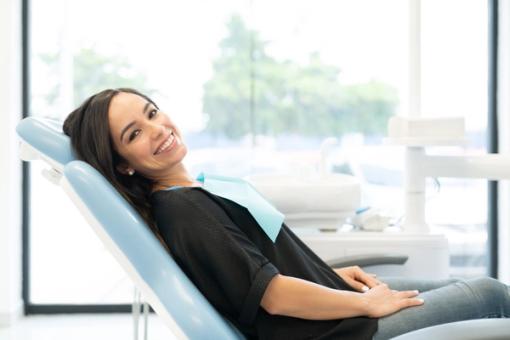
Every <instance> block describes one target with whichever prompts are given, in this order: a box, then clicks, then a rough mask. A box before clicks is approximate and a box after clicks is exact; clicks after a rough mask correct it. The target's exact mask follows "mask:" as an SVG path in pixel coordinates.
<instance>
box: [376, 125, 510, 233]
mask: <svg viewBox="0 0 510 340" xmlns="http://www.w3.org/2000/svg"><path fill="white" fill-rule="evenodd" d="M388 135H389V138H388V139H387V140H386V142H387V143H389V144H394V145H403V146H406V155H405V157H406V162H405V164H406V174H405V184H404V189H405V219H404V224H403V230H404V231H406V232H416V233H428V232H429V228H428V226H427V224H426V222H425V180H426V178H427V177H454V178H481V179H489V180H501V179H510V155H500V154H485V155H477V156H435V155H427V154H426V152H425V147H426V146H441V145H461V144H463V143H464V142H465V139H464V119H463V118H403V117H392V118H390V121H389V123H388Z"/></svg>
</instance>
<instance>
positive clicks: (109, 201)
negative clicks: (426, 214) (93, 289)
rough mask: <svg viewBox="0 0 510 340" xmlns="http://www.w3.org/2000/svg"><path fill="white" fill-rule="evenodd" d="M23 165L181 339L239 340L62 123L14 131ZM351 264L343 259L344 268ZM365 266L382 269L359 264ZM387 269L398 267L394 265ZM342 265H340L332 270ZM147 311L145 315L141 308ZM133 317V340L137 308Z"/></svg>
mask: <svg viewBox="0 0 510 340" xmlns="http://www.w3.org/2000/svg"><path fill="white" fill-rule="evenodd" d="M17 133H18V135H19V137H20V139H21V141H22V143H21V158H22V159H23V160H26V161H32V160H36V159H42V160H43V161H45V162H47V163H48V164H49V165H50V167H51V170H48V171H46V172H45V173H44V174H45V177H47V178H48V179H50V180H51V181H53V182H54V183H57V184H59V185H60V186H61V187H62V188H63V189H64V191H65V192H66V193H67V194H68V195H69V197H70V198H71V200H72V201H73V202H74V203H75V204H76V206H77V207H78V208H79V210H80V211H81V213H82V214H83V215H84V217H85V218H86V219H87V221H88V222H89V224H90V225H91V227H92V228H93V229H94V230H95V232H96V234H97V235H98V237H99V238H100V239H101V241H102V242H103V243H104V245H105V246H106V248H107V249H108V250H109V251H110V252H111V253H112V254H113V256H114V257H115V258H116V259H117V261H118V262H119V264H120V265H121V266H122V268H123V269H124V270H125V271H126V273H127V274H128V276H129V277H130V278H131V279H132V281H133V282H134V284H135V285H136V286H137V287H138V289H139V290H140V291H141V293H142V294H143V296H144V298H145V300H146V301H147V302H148V303H149V304H150V306H151V307H152V308H153V309H154V311H155V312H156V313H157V314H158V315H159V317H160V318H161V319H162V320H163V322H164V323H165V324H166V325H167V326H168V327H169V328H170V330H171V331H172V332H173V333H174V334H175V335H176V336H177V337H178V338H187V339H244V336H243V335H242V334H241V333H240V332H239V331H238V330H237V329H236V328H235V327H233V326H232V325H231V324H230V323H229V322H228V321H227V320H226V319H224V318H223V317H222V316H221V315H220V314H219V313H218V312H217V311H216V310H215V309H214V308H213V307H212V306H211V305H210V304H209V302H208V301H207V300H206V299H205V298H204V296H203V295H202V294H201V293H200V292H199V291H198V289H197V288H196V287H195V286H194V285H193V283H192V282H191V281H190V280H189V279H188V278H187V277H186V275H185V274H184V273H183V272H182V270H181V269H180V268H179V267H178V266H177V264H176V263H175V262H174V260H173V259H172V257H171V256H170V255H169V254H168V252H167V251H166V250H165V248H164V247H163V246H162V245H161V244H160V242H159V241H158V240H157V238H156V237H155V236H154V234H153V233H152V232H151V231H150V229H149V227H148V226H147V225H146V224H145V222H144V221H143V220H142V219H141V218H140V216H139V215H138V214H137V213H136V211H135V210H134V209H133V208H132V207H131V206H130V205H129V204H128V203H127V202H126V201H125V200H124V199H123V198H122V197H121V195H120V194H119V193H118V192H117V191H116V190H115V189H114V188H113V187H112V186H111V185H110V183H108V181H107V180H106V179H105V178H104V177H102V176H101V175H100V174H99V172H97V171H96V170H95V169H94V168H92V167H91V166H90V165H88V164H87V163H85V162H82V161H78V160H75V157H74V155H73V153H72V151H71V147H70V141H69V138H68V137H67V136H65V135H64V134H63V133H62V130H61V123H60V122H57V121H54V120H50V119H44V118H34V117H30V118H25V119H23V120H22V121H21V122H20V123H19V124H18V126H17ZM352 261H353V259H348V262H346V263H344V265H346V264H347V263H350V262H352ZM363 261H364V263H365V264H368V265H370V264H373V263H377V262H379V263H383V264H384V262H381V260H380V259H374V261H372V260H368V261H367V258H364V259H363ZM389 261H390V263H399V262H402V261H401V260H397V261H395V259H394V258H392V259H390V260H389ZM337 264H338V265H342V263H341V261H339V262H338V263H337ZM145 310H146V311H147V309H145ZM134 312H135V338H136V337H137V334H138V332H137V330H136V327H137V324H138V322H137V318H136V314H137V313H138V308H134ZM396 339H399V340H411V339H435V340H440V339H510V319H492V320H472V321H465V322H456V323H451V324H445V325H440V326H434V327H429V328H425V329H422V330H418V331H414V332H411V333H407V334H405V335H402V336H400V337H398V338H396Z"/></svg>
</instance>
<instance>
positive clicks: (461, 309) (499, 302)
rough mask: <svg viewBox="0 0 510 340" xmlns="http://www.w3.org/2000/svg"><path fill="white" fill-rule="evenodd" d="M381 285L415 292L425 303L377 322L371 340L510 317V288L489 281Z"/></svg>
mask: <svg viewBox="0 0 510 340" xmlns="http://www.w3.org/2000/svg"><path fill="white" fill-rule="evenodd" d="M381 281H383V282H386V283H387V284H388V286H389V287H390V288H392V289H396V290H413V289H418V290H419V291H420V295H419V296H418V297H420V298H422V299H424V300H425V303H424V304H423V305H421V306H415V307H409V308H406V309H402V310H400V311H399V312H397V313H394V314H392V315H388V316H386V317H383V318H380V319H379V327H378V330H377V333H375V335H374V338H373V339H374V340H384V339H390V338H392V337H395V336H398V335H400V334H404V333H407V332H411V331H413V330H416V329H420V328H425V327H429V326H433V325H438V324H443V323H449V322H455V321H461V320H469V319H483V318H506V317H510V295H509V287H507V286H506V285H505V284H503V283H501V282H499V281H497V280H495V279H491V278H488V277H482V278H476V279H468V280H459V279H450V280H438V281H432V280H430V281H422V280H409V279H399V278H381Z"/></svg>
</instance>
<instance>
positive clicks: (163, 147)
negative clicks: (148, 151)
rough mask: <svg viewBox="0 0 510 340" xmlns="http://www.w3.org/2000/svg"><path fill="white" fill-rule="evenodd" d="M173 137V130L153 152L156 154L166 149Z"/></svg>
mask: <svg viewBox="0 0 510 340" xmlns="http://www.w3.org/2000/svg"><path fill="white" fill-rule="evenodd" d="M174 139H175V136H174V132H173V131H172V132H171V133H170V137H168V139H167V140H166V141H165V142H164V143H163V144H162V145H161V146H160V147H159V148H158V149H157V150H156V152H155V153H154V154H155V155H157V154H159V153H162V152H163V151H165V150H166V149H168V147H169V146H170V145H172V142H173V141H174Z"/></svg>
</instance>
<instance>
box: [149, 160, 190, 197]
mask: <svg viewBox="0 0 510 340" xmlns="http://www.w3.org/2000/svg"><path fill="white" fill-rule="evenodd" d="M172 186H183V187H195V186H200V182H197V181H196V180H195V179H194V178H193V177H192V176H191V175H190V174H189V173H188V171H187V170H186V168H185V167H184V166H183V165H182V164H179V165H176V166H174V167H173V168H172V171H171V172H169V173H168V174H164V175H162V176H161V177H159V178H157V179H155V183H154V185H153V187H152V191H153V192H154V191H158V190H162V189H166V188H168V187H172Z"/></svg>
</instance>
